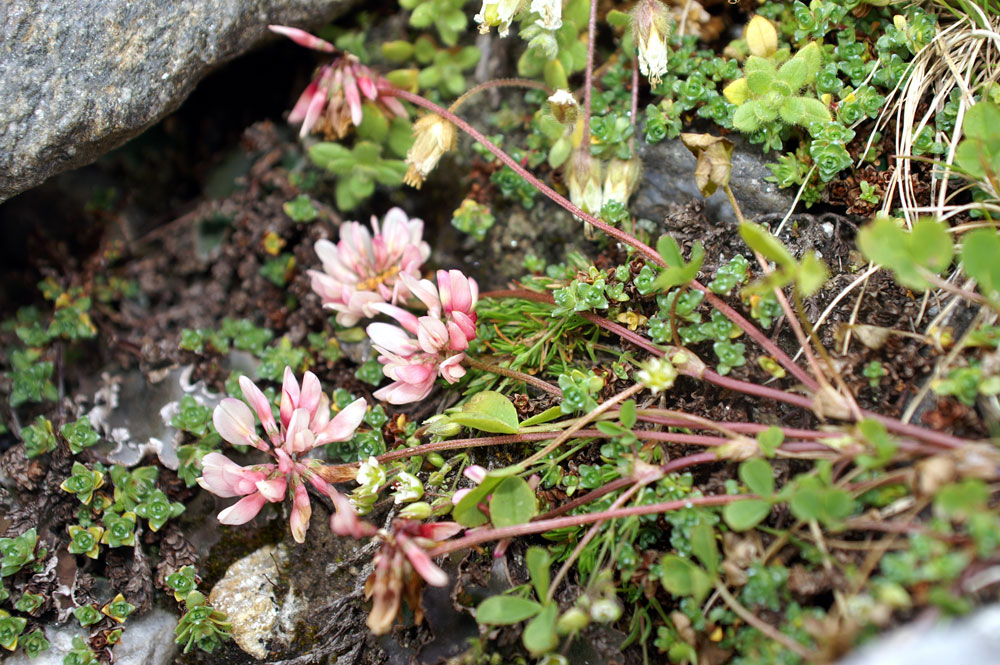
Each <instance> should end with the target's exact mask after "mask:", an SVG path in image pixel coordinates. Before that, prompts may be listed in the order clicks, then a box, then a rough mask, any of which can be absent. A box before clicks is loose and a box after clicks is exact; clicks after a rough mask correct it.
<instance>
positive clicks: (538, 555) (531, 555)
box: [524, 547, 552, 598]
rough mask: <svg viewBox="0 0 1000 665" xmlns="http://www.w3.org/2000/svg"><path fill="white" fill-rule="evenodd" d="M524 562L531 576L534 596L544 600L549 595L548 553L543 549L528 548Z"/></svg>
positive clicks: (549, 560) (550, 563)
mask: <svg viewBox="0 0 1000 665" xmlns="http://www.w3.org/2000/svg"><path fill="white" fill-rule="evenodd" d="M524 561H525V563H526V564H527V566H528V574H529V575H531V584H532V585H533V586H534V587H535V595H536V596H538V597H539V598H545V597H546V596H547V595H548V593H549V575H550V570H549V567H550V566H551V565H552V557H551V556H550V555H549V551H548V550H547V549H545V548H544V547H529V548H528V551H527V552H526V553H525V555H524Z"/></svg>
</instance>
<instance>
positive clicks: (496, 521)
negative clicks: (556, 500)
mask: <svg viewBox="0 0 1000 665" xmlns="http://www.w3.org/2000/svg"><path fill="white" fill-rule="evenodd" d="M537 514H538V499H537V498H536V497H535V492H534V491H533V490H532V489H531V487H529V486H528V483H527V481H525V480H524V478H521V477H520V476H509V477H507V478H504V479H503V480H502V481H500V484H499V485H497V487H496V489H495V490H494V491H493V496H492V497H490V520H491V521H492V522H493V526H495V527H497V528H502V527H505V526H514V525H515V524H524V523H525V522H528V521H530V520H531V518H532V517H534V516H535V515H537Z"/></svg>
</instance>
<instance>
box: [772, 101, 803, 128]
mask: <svg viewBox="0 0 1000 665" xmlns="http://www.w3.org/2000/svg"><path fill="white" fill-rule="evenodd" d="M804 99H805V98H804V97H788V98H786V99H785V100H784V101H783V102H781V106H779V107H778V115H780V116H781V119H782V120H784V121H785V122H786V123H788V124H789V125H801V124H803V122H802V119H803V118H805V115H806V105H805V104H804V103H803V100H804Z"/></svg>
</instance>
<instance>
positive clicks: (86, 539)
mask: <svg viewBox="0 0 1000 665" xmlns="http://www.w3.org/2000/svg"><path fill="white" fill-rule="evenodd" d="M68 529H69V537H70V539H71V540H70V543H69V546H68V547H67V549H68V550H69V552H70V554H85V555H87V556H88V557H90V558H91V559H96V558H97V556H98V553H99V551H100V545H101V537H102V536H103V535H104V527H100V526H92V527H87V528H84V527H82V526H80V525H79V524H71V525H70V526H69V527H68Z"/></svg>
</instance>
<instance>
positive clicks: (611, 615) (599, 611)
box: [590, 598, 622, 623]
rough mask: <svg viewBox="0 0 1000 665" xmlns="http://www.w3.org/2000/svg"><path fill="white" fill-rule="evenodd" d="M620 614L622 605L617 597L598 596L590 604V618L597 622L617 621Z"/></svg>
mask: <svg viewBox="0 0 1000 665" xmlns="http://www.w3.org/2000/svg"><path fill="white" fill-rule="evenodd" d="M621 615H622V606H621V603H619V602H618V599H617V598H598V599H597V600H595V601H594V603H593V605H591V606H590V618H591V619H593V620H594V621H596V622H597V623H611V622H613V621H618V619H619V618H621Z"/></svg>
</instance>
